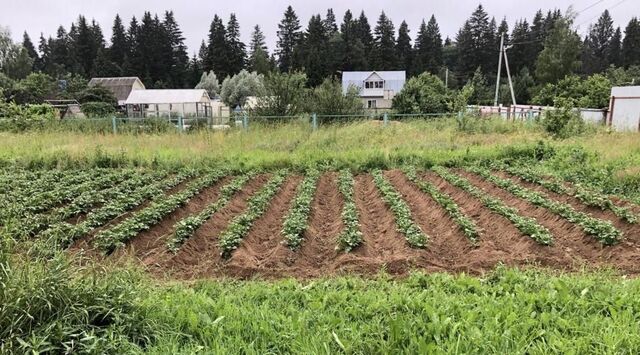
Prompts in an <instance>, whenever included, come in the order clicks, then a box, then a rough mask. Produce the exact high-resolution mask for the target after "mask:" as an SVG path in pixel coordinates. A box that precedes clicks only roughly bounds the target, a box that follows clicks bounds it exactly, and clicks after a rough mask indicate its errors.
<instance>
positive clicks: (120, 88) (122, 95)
mask: <svg viewBox="0 0 640 355" xmlns="http://www.w3.org/2000/svg"><path fill="white" fill-rule="evenodd" d="M136 82H137V83H139V84H140V85H141V86H142V88H143V89H144V84H143V83H142V81H140V79H139V78H138V77H136V76H125V77H117V78H92V79H91V80H89V86H95V85H101V86H104V87H105V88H107V89H109V91H111V92H112V93H113V95H114V96H115V97H116V99H118V104H122V103H123V102H124V101H125V100H126V99H127V97H129V94H130V93H131V90H132V89H133V85H134V84H136Z"/></svg>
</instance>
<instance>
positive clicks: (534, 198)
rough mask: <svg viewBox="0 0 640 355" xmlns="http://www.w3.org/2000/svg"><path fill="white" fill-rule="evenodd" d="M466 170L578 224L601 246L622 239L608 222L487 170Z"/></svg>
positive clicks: (620, 233)
mask: <svg viewBox="0 0 640 355" xmlns="http://www.w3.org/2000/svg"><path fill="white" fill-rule="evenodd" d="M467 169H468V171H470V172H473V173H476V174H478V175H480V176H482V177H483V178H485V179H486V180H487V181H490V182H492V183H493V184H495V185H496V186H499V187H500V188H502V189H504V190H506V191H509V192H510V193H511V194H513V195H514V196H517V197H519V198H521V199H524V200H526V201H529V202H530V203H532V204H534V205H536V206H540V207H544V208H546V209H548V210H549V211H551V212H553V213H555V214H557V215H558V216H561V217H562V218H564V219H566V220H568V221H569V222H571V223H576V224H578V225H579V226H580V227H582V229H583V230H584V231H585V233H587V234H589V235H591V236H593V237H594V238H596V239H597V240H598V241H600V242H601V243H602V244H605V245H611V244H615V243H616V242H618V241H619V240H620V239H621V238H622V232H620V230H618V229H617V228H616V227H615V226H614V225H613V224H612V223H611V222H610V221H605V220H601V219H598V218H594V217H592V216H590V215H588V214H586V213H584V212H579V211H576V210H575V209H574V208H573V207H572V206H571V205H569V204H566V203H562V202H558V201H555V200H553V199H551V198H550V197H549V196H548V195H546V194H543V193H540V192H536V191H533V190H531V189H528V188H526V187H523V186H521V185H519V184H518V183H516V182H514V181H513V180H511V179H503V178H500V177H498V176H495V175H493V174H492V173H491V171H489V170H487V169H484V168H481V167H469V168H467Z"/></svg>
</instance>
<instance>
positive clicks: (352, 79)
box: [342, 70, 407, 93]
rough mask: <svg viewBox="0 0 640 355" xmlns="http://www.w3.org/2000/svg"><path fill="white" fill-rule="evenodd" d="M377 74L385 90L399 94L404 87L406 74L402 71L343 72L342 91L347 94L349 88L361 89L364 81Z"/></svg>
mask: <svg viewBox="0 0 640 355" xmlns="http://www.w3.org/2000/svg"><path fill="white" fill-rule="evenodd" d="M374 73H375V74H377V75H378V76H379V77H381V78H382V80H384V82H385V90H393V91H394V92H396V93H397V92H399V91H400V90H402V88H403V87H404V83H405V82H406V80H407V73H406V72H405V71H404V70H397V71H375V70H373V71H345V72H342V91H343V92H347V89H348V88H349V86H352V85H353V86H356V87H358V88H360V89H363V85H364V81H365V80H367V78H369V77H370V76H372V75H373V74H374Z"/></svg>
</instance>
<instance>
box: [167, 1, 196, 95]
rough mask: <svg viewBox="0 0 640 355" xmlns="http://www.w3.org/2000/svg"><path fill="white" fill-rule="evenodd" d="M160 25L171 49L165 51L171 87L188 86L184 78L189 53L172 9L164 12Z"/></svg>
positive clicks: (185, 76)
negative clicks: (167, 51)
mask: <svg viewBox="0 0 640 355" xmlns="http://www.w3.org/2000/svg"><path fill="white" fill-rule="evenodd" d="M162 27H163V28H164V32H165V33H166V35H167V38H168V42H169V44H170V47H171V51H170V52H169V53H167V55H168V57H167V60H168V62H169V65H170V68H171V69H170V75H169V76H170V78H171V87H174V88H187V87H190V85H189V84H188V81H187V80H186V78H187V70H188V67H189V55H188V54H187V47H186V46H185V44H184V37H183V36H182V30H180V26H178V22H177V21H176V19H175V17H174V15H173V11H166V12H165V14H164V20H163V22H162Z"/></svg>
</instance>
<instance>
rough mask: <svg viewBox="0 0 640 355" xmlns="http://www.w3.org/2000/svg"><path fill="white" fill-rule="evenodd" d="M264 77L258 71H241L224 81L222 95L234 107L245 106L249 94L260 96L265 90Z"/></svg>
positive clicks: (224, 100)
mask: <svg viewBox="0 0 640 355" xmlns="http://www.w3.org/2000/svg"><path fill="white" fill-rule="evenodd" d="M263 81H264V77H263V76H262V75H261V74H258V73H256V72H253V73H249V72H248V71H246V70H242V71H240V72H239V73H238V74H236V75H234V76H233V77H227V78H226V79H224V81H223V82H222V90H221V91H220V97H221V98H222V101H223V102H224V103H225V104H227V105H228V106H229V107H231V108H232V109H233V108H235V107H236V106H240V107H243V106H244V105H245V103H246V102H247V98H248V97H249V96H258V95H260V94H262V92H263V91H264V84H263Z"/></svg>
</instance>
